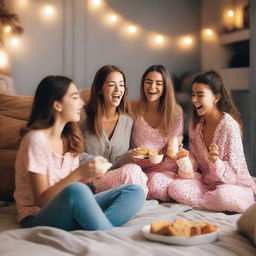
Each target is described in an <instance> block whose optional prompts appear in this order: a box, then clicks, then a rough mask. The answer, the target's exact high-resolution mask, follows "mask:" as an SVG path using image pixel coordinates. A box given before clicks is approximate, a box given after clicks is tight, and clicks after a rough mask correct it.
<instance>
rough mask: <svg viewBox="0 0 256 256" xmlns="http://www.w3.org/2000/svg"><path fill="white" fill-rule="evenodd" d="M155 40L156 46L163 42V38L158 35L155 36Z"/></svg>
mask: <svg viewBox="0 0 256 256" xmlns="http://www.w3.org/2000/svg"><path fill="white" fill-rule="evenodd" d="M155 40H156V42H157V43H158V44H162V43H163V42H164V38H163V37H162V36H160V35H158V36H156V38H155Z"/></svg>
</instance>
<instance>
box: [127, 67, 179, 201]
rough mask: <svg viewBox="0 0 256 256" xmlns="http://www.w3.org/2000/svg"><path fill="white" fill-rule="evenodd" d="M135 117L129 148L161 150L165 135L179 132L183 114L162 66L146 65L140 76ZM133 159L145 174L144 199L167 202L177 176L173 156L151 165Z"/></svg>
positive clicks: (175, 134) (163, 149) (173, 134)
mask: <svg viewBox="0 0 256 256" xmlns="http://www.w3.org/2000/svg"><path fill="white" fill-rule="evenodd" d="M132 108H133V111H134V113H135V116H136V119H135V121H134V126H133V131H132V147H133V148H137V147H140V146H146V147H148V148H149V149H152V150H155V151H158V152H162V153H163V152H164V151H165V146H166V142H167V138H168V137H170V136H179V137H180V138H182V133H183V115H182V109H181V107H180V106H179V105H178V104H177V103H176V100H175V95H174V89H173V86H172V82H171V78H170V75H169V73H168V71H167V70H166V69H165V68H164V67H163V66H162V65H153V66H151V67H149V68H148V69H147V70H146V71H145V73H144V74H143V76H142V79H141V86H140V100H139V101H134V102H133V104H132ZM133 160H134V161H135V162H136V163H137V164H138V165H140V166H141V168H142V169H143V171H144V172H145V173H146V175H147V177H148V183H147V185H148V188H149V194H148V199H159V200H161V201H170V200H171V197H170V196H169V194H168V187H169V185H170V184H171V183H172V181H173V180H174V179H176V178H180V177H179V175H178V167H177V164H176V162H175V160H174V159H172V158H170V157H168V156H166V157H165V158H164V160H163V162H162V163H160V164H151V163H150V161H149V160H148V159H142V160H137V159H135V158H133Z"/></svg>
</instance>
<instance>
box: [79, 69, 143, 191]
mask: <svg viewBox="0 0 256 256" xmlns="http://www.w3.org/2000/svg"><path fill="white" fill-rule="evenodd" d="M84 110H85V116H84V118H82V119H81V129H82V132H83V136H84V140H85V142H86V148H85V152H86V153H83V154H82V155H81V156H80V164H84V163H86V162H87V161H89V160H92V159H94V158H95V157H96V156H103V157H105V158H107V159H108V160H109V161H110V162H111V163H112V164H113V168H112V170H110V171H108V172H107V173H106V174H105V175H103V176H101V177H98V178H95V179H93V180H92V184H91V186H92V187H93V189H94V190H95V192H96V193H99V192H101V191H105V190H108V189H111V188H114V187H118V186H120V185H122V184H138V185H141V186H142V187H143V188H144V191H145V194H147V192H148V189H147V185H146V184H147V176H146V175H145V174H144V173H143V172H142V170H141V168H140V167H139V166H138V165H136V164H132V163H130V164H127V163H128V162H130V158H129V154H128V153H127V151H128V150H129V147H130V136H131V129H132V125H133V119H132V118H131V116H130V111H129V105H128V101H127V87H126V81H125V75H124V73H123V72H122V71H121V70H120V69H119V68H118V67H116V66H113V65H106V66H103V67H102V68H100V69H99V70H98V71H97V73H96V75H95V77H94V81H93V84H92V87H91V96H90V99H89V102H88V104H86V105H85V107H84Z"/></svg>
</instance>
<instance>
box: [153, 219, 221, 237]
mask: <svg viewBox="0 0 256 256" xmlns="http://www.w3.org/2000/svg"><path fill="white" fill-rule="evenodd" d="M216 230H217V227H215V226H214V225H212V224H210V223H207V222H192V221H189V220H186V219H177V220H176V221H174V222H172V223H171V222H168V221H164V220H160V221H156V222H154V223H152V224H151V228H150V233H153V234H158V235H166V236H179V237H180V236H181V237H192V236H196V235H202V234H207V233H212V232H215V231H216Z"/></svg>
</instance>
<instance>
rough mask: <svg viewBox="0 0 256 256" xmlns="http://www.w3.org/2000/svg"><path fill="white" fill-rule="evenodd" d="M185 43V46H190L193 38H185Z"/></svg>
mask: <svg viewBox="0 0 256 256" xmlns="http://www.w3.org/2000/svg"><path fill="white" fill-rule="evenodd" d="M183 42H184V44H186V45H190V44H192V38H191V37H185V38H184V39H183Z"/></svg>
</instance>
